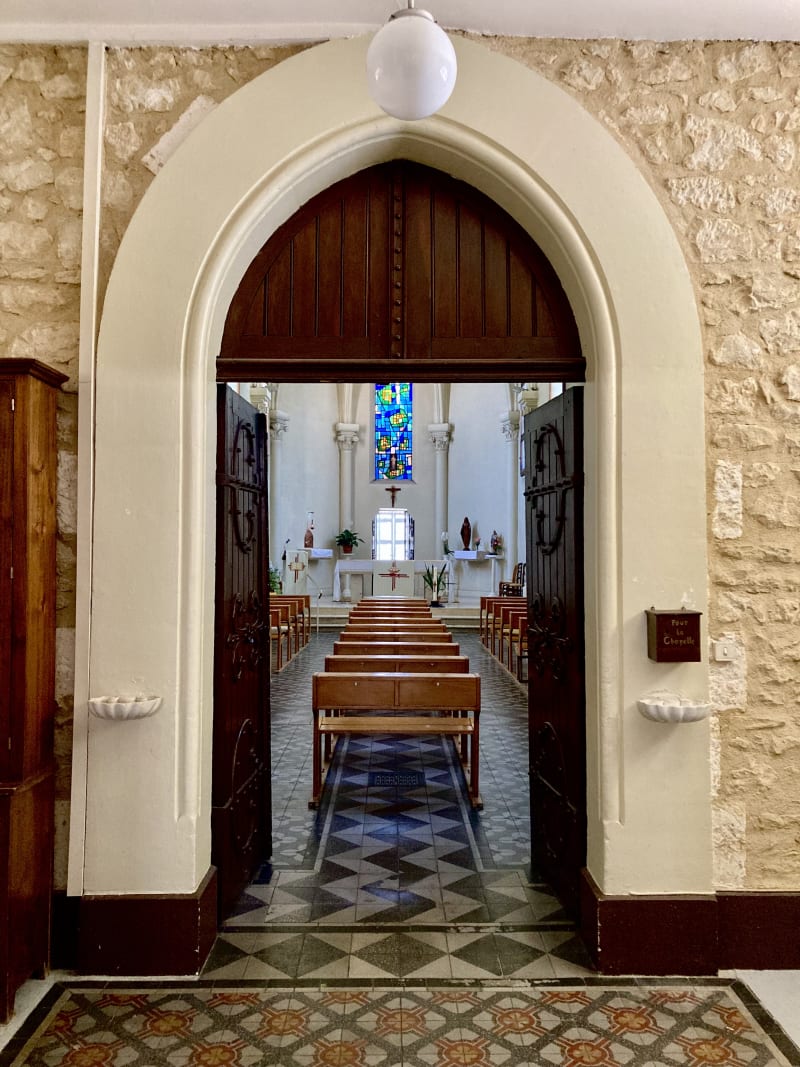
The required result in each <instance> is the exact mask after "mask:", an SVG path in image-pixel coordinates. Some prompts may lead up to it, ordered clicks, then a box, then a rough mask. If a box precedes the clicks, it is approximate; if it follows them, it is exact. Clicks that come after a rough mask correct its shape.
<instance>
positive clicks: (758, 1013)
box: [0, 977, 800, 1067]
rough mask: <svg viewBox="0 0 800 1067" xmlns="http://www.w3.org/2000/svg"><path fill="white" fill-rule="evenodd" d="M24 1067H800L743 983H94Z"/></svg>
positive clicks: (22, 1057) (61, 1006)
mask: <svg viewBox="0 0 800 1067" xmlns="http://www.w3.org/2000/svg"><path fill="white" fill-rule="evenodd" d="M0 1062H1V1063H3V1064H8V1065H14V1067H23V1065H25V1067H72V1065H77V1064H92V1065H105V1064H108V1065H112V1064H114V1065H116V1064H125V1065H126V1067H145V1065H148V1067H153V1065H157V1067H189V1065H193V1064H225V1065H230V1067H257V1065H260V1064H280V1065H285V1067H295V1065H296V1067H323V1065H330V1064H336V1065H337V1067H341V1065H353V1067H432V1065H433V1067H436V1065H441V1067H457V1065H464V1064H469V1065H471V1067H533V1065H537V1067H539V1065H553V1067H655V1065H664V1067H711V1065H712V1064H713V1065H721V1067H800V1052H799V1051H798V1049H797V1048H796V1047H795V1046H794V1045H793V1044H792V1042H791V1041H789V1039H788V1038H787V1037H786V1035H785V1034H784V1032H783V1031H782V1030H781V1028H780V1026H779V1025H778V1024H777V1023H776V1022H775V1021H774V1020H773V1019H772V1017H771V1016H770V1015H769V1013H768V1012H766V1011H765V1010H764V1009H763V1007H762V1006H761V1005H760V1003H759V1002H758V1000H757V999H756V998H755V997H754V996H753V995H752V994H751V993H750V991H749V990H748V989H747V987H746V986H744V985H743V984H742V983H741V982H738V981H736V980H727V979H720V978H706V979H703V978H675V979H666V980H664V979H652V978H630V979H624V978H623V979H602V978H599V977H588V978H584V979H578V980H575V979H571V980H563V981H550V982H547V983H513V984H510V983H503V984H500V983H494V984H491V985H476V984H475V983H470V984H465V983H442V982H436V983H419V982H418V983H415V984H412V983H407V984H403V983H392V984H387V985H379V984H373V983H349V982H348V983H342V982H335V983H334V982H332V983H329V984H326V985H323V986H320V985H319V983H315V985H314V986H313V987H306V986H304V985H303V984H300V983H291V984H284V985H282V986H279V987H278V986H276V987H272V986H270V987H265V986H264V984H263V983H257V982H253V983H250V982H246V981H245V982H242V981H239V982H233V983H229V982H219V981H216V982H209V981H202V980H201V981H198V982H195V983H187V982H186V981H173V982H164V981H158V982H146V981H141V980H140V981H131V982H119V981H113V982H90V981H80V982H78V981H76V982H74V983H72V982H71V983H69V984H68V985H67V984H66V983H64V984H61V985H58V986H56V987H54V989H53V990H51V992H50V994H49V995H48V996H47V997H46V998H45V1000H44V1001H43V1002H42V1004H41V1005H40V1006H39V1008H38V1009H37V1010H36V1011H35V1012H34V1013H33V1014H32V1016H31V1017H30V1018H29V1020H28V1021H27V1023H26V1024H25V1026H24V1027H23V1029H22V1030H21V1031H20V1033H19V1034H18V1035H17V1036H16V1037H15V1038H14V1039H13V1040H12V1042H11V1044H10V1045H9V1046H8V1047H7V1048H6V1050H5V1053H4V1054H3V1055H2V1058H1V1059H0Z"/></svg>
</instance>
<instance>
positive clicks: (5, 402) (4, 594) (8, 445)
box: [0, 379, 14, 781]
mask: <svg viewBox="0 0 800 1067" xmlns="http://www.w3.org/2000/svg"><path fill="white" fill-rule="evenodd" d="M13 397H14V386H13V383H12V382H10V381H3V380H2V379H0V781H3V780H5V779H6V778H8V776H9V770H10V768H9V760H10V752H11V743H10V742H11V635H12V633H13V607H12V590H11V566H12V559H13V555H12V532H13V481H14V413H13V411H12V408H11V404H12V400H13Z"/></svg>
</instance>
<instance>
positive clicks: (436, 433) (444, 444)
mask: <svg viewBox="0 0 800 1067" xmlns="http://www.w3.org/2000/svg"><path fill="white" fill-rule="evenodd" d="M428 433H429V434H430V435H431V444H432V445H433V447H434V448H435V450H436V451H437V452H447V451H449V449H450V438H451V435H452V433H453V427H452V426H451V425H450V423H449V422H431V423H429V424H428Z"/></svg>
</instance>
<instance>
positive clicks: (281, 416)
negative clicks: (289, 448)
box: [269, 411, 289, 441]
mask: <svg viewBox="0 0 800 1067" xmlns="http://www.w3.org/2000/svg"><path fill="white" fill-rule="evenodd" d="M288 429H289V416H288V415H287V414H286V412H285V411H270V413H269V435H270V437H271V438H272V440H273V441H280V439H281V437H283V435H284V434H285V433H286V431H287V430H288Z"/></svg>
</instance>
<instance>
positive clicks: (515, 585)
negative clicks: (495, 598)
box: [497, 563, 526, 596]
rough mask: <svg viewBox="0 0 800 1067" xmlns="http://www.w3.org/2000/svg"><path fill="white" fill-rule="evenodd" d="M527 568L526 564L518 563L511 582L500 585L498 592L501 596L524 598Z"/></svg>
mask: <svg viewBox="0 0 800 1067" xmlns="http://www.w3.org/2000/svg"><path fill="white" fill-rule="evenodd" d="M525 566H526V565H525V564H524V563H518V564H517V565H516V566H515V567H514V573H513V574H512V576H511V581H510V582H501V583H500V585H499V587H498V590H497V592H498V595H499V596H522V590H523V588H524V586H525Z"/></svg>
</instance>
